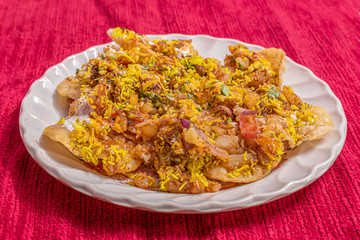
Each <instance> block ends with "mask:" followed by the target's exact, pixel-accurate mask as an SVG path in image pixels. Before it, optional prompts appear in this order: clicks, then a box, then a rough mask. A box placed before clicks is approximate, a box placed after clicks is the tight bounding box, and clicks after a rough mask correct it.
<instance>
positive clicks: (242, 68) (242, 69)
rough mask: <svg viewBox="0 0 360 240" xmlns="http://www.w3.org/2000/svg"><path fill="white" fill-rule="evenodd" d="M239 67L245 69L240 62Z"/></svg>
mask: <svg viewBox="0 0 360 240" xmlns="http://www.w3.org/2000/svg"><path fill="white" fill-rule="evenodd" d="M239 67H240V68H241V71H244V67H243V66H242V65H241V64H240V63H239Z"/></svg>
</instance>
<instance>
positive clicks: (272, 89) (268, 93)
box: [266, 87, 280, 98]
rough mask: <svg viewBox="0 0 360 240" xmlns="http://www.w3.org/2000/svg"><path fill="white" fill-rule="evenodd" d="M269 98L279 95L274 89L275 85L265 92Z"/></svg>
mask: <svg viewBox="0 0 360 240" xmlns="http://www.w3.org/2000/svg"><path fill="white" fill-rule="evenodd" d="M266 94H267V95H268V96H269V98H274V97H275V98H278V97H280V92H279V91H278V90H277V89H276V87H271V88H270V90H269V91H267V92H266Z"/></svg>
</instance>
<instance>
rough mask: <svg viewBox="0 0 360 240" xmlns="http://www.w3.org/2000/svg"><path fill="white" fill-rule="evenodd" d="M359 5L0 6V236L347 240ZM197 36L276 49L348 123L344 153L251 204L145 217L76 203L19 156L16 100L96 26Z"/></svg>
mask: <svg viewBox="0 0 360 240" xmlns="http://www.w3.org/2000/svg"><path fill="white" fill-rule="evenodd" d="M359 20H360V2H359V1H356V0H343V1H337V0H313V1H300V0H299V1H293V2H291V1H287V0H282V1H281V0H280V1H270V0H269V1H262V0H252V1H220V0H214V1H206V0H201V1H195V0H194V1H190V0H187V1H160V0H158V1H150V0H146V1H144V0H142V1H131V0H125V1H113V2H111V1H102V0H89V1H87V0H77V1H69V2H68V3H65V1H30V0H29V1H19V0H11V1H9V0H2V1H1V2H0V104H1V105H0V106H1V107H0V151H1V156H0V160H1V161H0V173H1V174H0V183H1V184H0V239H15V238H16V239H31V238H32V239H44V238H46V239H48V238H51V239H72V238H84V239H89V238H94V239H96V238H100V239H129V238H132V239H143V238H150V239H171V238H174V239H178V238H182V239H192V238H200V239H223V238H228V239H239V238H248V239H259V238H281V239H284V238H287V239H290V238H295V239H296V238H307V239H314V238H330V239H334V238H356V237H359V234H360V230H359V226H360V222H359V219H360V208H359V205H360V204H359V202H360V194H359V192H360V186H359V179H360V174H359V173H360V169H359V168H360V166H359V165H360V164H359V155H360V151H359V145H358V143H359V130H358V129H359V122H360V117H359V116H360V111H359V105H360V104H359V103H360V96H359V92H360V89H359V88H360V81H359V76H360V67H359V62H360V57H359V56H360V53H359V52H360V21H359ZM116 26H120V27H126V28H129V29H133V30H135V31H137V32H139V33H142V34H166V33H174V32H178V33H184V34H208V35H212V36H215V37H226V38H234V39H238V40H241V41H244V42H248V43H253V44H258V45H261V46H264V47H280V48H283V49H284V50H285V51H286V53H287V55H288V56H289V57H291V58H292V59H293V60H295V61H296V62H299V63H300V64H303V65H305V66H307V67H308V68H310V69H311V70H312V71H313V72H314V73H315V74H316V75H317V76H318V77H320V78H321V79H323V80H324V81H325V82H327V83H328V84H329V85H330V87H331V88H332V90H333V91H334V92H335V94H336V95H337V96H338V98H339V99H340V100H341V102H342V104H343V106H344V109H345V113H346V116H347V119H348V135H347V140H346V143H345V146H344V148H343V150H342V152H341V154H340V156H339V157H338V159H337V160H336V162H335V163H334V165H333V166H332V167H331V168H330V170H329V171H327V172H326V173H325V174H324V175H323V176H322V177H321V178H320V179H318V180H317V181H316V182H314V183H313V184H311V185H310V186H308V187H306V188H305V189H303V190H300V191H298V192H296V193H294V194H292V195H290V196H287V197H285V198H282V199H280V200H277V201H274V202H272V203H269V204H265V205H262V206H258V207H253V208H250V209H245V210H239V211H233V212H227V213H217V214H205V215H175V214H161V213H151V212H146V211H139V210H134V209H128V208H123V207H120V206H115V205H112V204H109V203H105V202H102V201H100V200H96V199H93V198H91V197H88V196H85V195H83V194H81V193H79V192H77V191H75V190H72V189H70V188H68V187H66V186H65V185H63V184H62V183H60V182H58V181H57V180H55V179H54V178H52V177H51V176H50V175H49V174H47V173H46V172H45V171H44V170H42V169H41V168H40V167H39V166H38V165H37V164H36V163H35V161H34V160H33V159H32V158H31V157H30V155H29V154H28V153H27V151H26V149H25V147H24V145H23V143H22V140H21V138H20V134H19V127H18V118H19V108H20V104H21V100H22V98H23V97H24V96H25V94H26V92H27V90H28V89H29V87H30V85H31V84H32V83H33V82H34V81H35V80H36V79H38V78H40V77H41V75H42V74H43V73H44V72H45V70H46V69H47V68H49V67H51V66H52V65H55V64H57V63H59V62H60V61H62V60H63V59H64V58H65V57H67V56H69V55H72V54H74V53H78V52H81V51H84V50H85V49H87V48H89V47H90V46H93V45H98V44H102V43H106V42H109V41H110V40H109V38H108V37H107V35H106V30H107V29H108V28H110V27H116Z"/></svg>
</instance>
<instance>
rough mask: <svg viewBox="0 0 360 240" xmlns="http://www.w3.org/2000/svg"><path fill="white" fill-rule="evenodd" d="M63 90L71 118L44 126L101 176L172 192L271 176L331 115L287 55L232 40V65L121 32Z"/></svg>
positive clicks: (184, 43)
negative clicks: (288, 74) (300, 92)
mask: <svg viewBox="0 0 360 240" xmlns="http://www.w3.org/2000/svg"><path fill="white" fill-rule="evenodd" d="M107 33H108V35H109V36H110V38H111V39H112V40H113V41H114V43H112V44H109V45H107V46H106V47H105V48H104V49H103V51H102V52H101V53H99V54H98V56H97V57H96V58H94V59H91V60H89V62H88V63H85V64H84V65H82V67H81V69H78V70H77V71H76V74H75V75H74V76H70V77H68V78H66V79H65V80H63V81H62V82H61V83H60V84H59V85H58V86H57V93H58V94H60V95H61V96H64V97H67V98H68V99H70V103H69V111H68V116H67V117H65V118H62V119H61V120H60V121H59V122H58V123H57V124H55V125H51V126H49V127H47V128H46V129H45V130H44V134H45V135H46V136H48V137H49V138H50V139H52V140H53V141H56V142H60V143H61V144H63V145H64V146H65V147H66V148H67V149H69V150H70V152H72V153H73V154H74V155H76V156H77V157H78V158H79V159H81V160H83V161H84V162H86V163H87V164H88V165H89V166H92V167H93V168H94V169H96V170H97V171H98V172H99V173H101V174H104V175H107V176H110V177H114V178H116V177H118V176H126V178H127V182H128V183H129V184H131V185H134V186H137V187H140V188H144V189H150V190H158V191H165V192H172V193H202V192H217V191H219V190H221V189H224V188H228V187H231V186H236V185H239V184H244V183H250V182H253V181H257V180H259V179H262V178H264V177H265V176H266V175H268V174H269V173H270V172H271V171H272V170H273V169H274V168H275V167H277V166H278V165H279V163H280V162H281V161H283V160H284V159H285V158H286V154H287V153H288V152H289V151H291V150H293V149H294V148H296V147H297V146H298V145H300V144H301V143H302V142H305V141H310V140H315V139H319V138H321V137H323V136H324V135H325V134H327V133H328V132H329V131H331V129H332V128H333V123H332V120H331V117H330V114H329V113H328V111H327V110H325V109H324V108H322V107H319V106H312V105H310V104H308V103H305V102H303V101H302V100H301V98H300V97H299V96H297V95H296V94H295V93H294V91H293V89H292V88H291V87H288V86H283V84H282V74H283V72H284V71H285V52H284V51H283V50H281V49H275V48H268V49H264V50H261V51H257V52H255V51H251V50H249V49H248V48H247V47H245V46H243V45H232V46H229V47H228V48H229V53H228V55H226V57H225V59H224V64H222V63H221V62H220V61H219V60H217V59H214V58H204V57H202V56H200V55H199V54H198V51H197V50H196V49H195V48H194V47H193V46H192V44H191V43H192V42H191V40H161V39H157V40H150V39H149V38H147V37H146V36H144V35H140V34H138V33H135V32H134V31H130V30H127V29H122V28H115V29H110V30H108V32H107Z"/></svg>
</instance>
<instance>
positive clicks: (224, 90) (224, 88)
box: [221, 84, 230, 96]
mask: <svg viewBox="0 0 360 240" xmlns="http://www.w3.org/2000/svg"><path fill="white" fill-rule="evenodd" d="M221 93H222V94H223V95H225V96H230V94H229V93H230V90H229V87H228V86H226V85H225V84H223V85H221Z"/></svg>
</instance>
